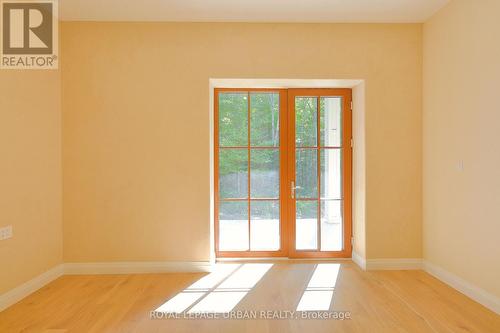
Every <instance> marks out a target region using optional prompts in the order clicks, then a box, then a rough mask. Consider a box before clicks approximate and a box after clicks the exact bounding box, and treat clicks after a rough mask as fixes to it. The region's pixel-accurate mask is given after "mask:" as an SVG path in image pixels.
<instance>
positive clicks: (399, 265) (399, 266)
mask: <svg viewBox="0 0 500 333" xmlns="http://www.w3.org/2000/svg"><path fill="white" fill-rule="evenodd" d="M415 269H422V259H420V258H398V259H367V260H366V270H372V271H373V270H395V271H396V270H415Z"/></svg>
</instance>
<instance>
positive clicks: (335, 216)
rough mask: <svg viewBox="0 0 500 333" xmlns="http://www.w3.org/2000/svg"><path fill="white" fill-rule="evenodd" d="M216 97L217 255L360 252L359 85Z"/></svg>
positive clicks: (226, 92)
mask: <svg viewBox="0 0 500 333" xmlns="http://www.w3.org/2000/svg"><path fill="white" fill-rule="evenodd" d="M214 96H215V105H214V106H215V107H214V111H215V142H214V143H215V144H214V147H215V151H214V162H215V168H214V169H215V175H214V179H215V209H214V211H215V217H214V218H215V251H216V255H217V257H287V256H288V257H294V258H307V257H309V258H310V257H323V258H325V257H332V258H334V257H350V256H351V164H352V153H351V144H350V143H351V108H350V105H351V90H350V89H227V88H217V89H215V94H214Z"/></svg>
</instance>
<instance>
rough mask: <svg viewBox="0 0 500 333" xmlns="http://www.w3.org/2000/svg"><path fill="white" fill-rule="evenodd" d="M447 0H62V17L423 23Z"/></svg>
mask: <svg viewBox="0 0 500 333" xmlns="http://www.w3.org/2000/svg"><path fill="white" fill-rule="evenodd" d="M448 1H449V0H60V1H59V8H60V9H59V10H60V17H61V19H62V20H65V21H173V22H186V21H187V22H424V21H425V20H427V19H428V18H429V17H431V16H432V15H433V14H434V13H435V12H436V11H437V10H439V9H440V8H441V7H443V6H444V5H445V4H446V3H447V2H448Z"/></svg>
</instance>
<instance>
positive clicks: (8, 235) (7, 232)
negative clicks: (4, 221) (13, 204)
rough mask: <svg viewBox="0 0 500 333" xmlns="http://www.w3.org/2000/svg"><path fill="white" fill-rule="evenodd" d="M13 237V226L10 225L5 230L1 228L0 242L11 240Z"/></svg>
mask: <svg viewBox="0 0 500 333" xmlns="http://www.w3.org/2000/svg"><path fill="white" fill-rule="evenodd" d="M11 237H12V226H11V225H9V226H7V227H4V228H0V240H4V239H9V238H11Z"/></svg>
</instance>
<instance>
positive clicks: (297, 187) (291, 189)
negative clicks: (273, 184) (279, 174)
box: [290, 180, 301, 199]
mask: <svg viewBox="0 0 500 333" xmlns="http://www.w3.org/2000/svg"><path fill="white" fill-rule="evenodd" d="M299 188H301V187H300V186H295V181H293V180H292V182H291V186H290V192H291V193H290V194H291V196H292V199H295V190H296V189H299Z"/></svg>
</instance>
